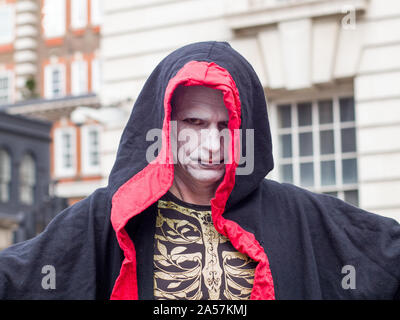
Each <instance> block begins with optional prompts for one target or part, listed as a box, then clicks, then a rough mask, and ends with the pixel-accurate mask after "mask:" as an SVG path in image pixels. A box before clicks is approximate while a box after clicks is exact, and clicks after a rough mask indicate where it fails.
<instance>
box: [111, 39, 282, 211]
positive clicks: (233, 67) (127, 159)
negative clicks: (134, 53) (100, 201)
mask: <svg viewBox="0 0 400 320" xmlns="http://www.w3.org/2000/svg"><path fill="white" fill-rule="evenodd" d="M190 61H205V62H214V63H215V64H217V65H219V66H221V67H222V68H224V69H226V70H227V71H228V72H229V73H230V75H231V76H232V78H233V80H234V81H235V83H236V86H237V88H238V91H239V96H240V101H241V129H242V132H243V133H244V132H246V129H254V170H253V171H252V173H251V174H246V175H236V183H235V186H234V189H233V191H232V193H231V196H230V198H229V200H228V202H227V205H226V206H227V207H230V206H232V205H233V204H235V203H237V202H238V201H240V200H241V199H243V198H245V197H246V196H247V195H248V194H249V193H251V192H252V191H253V190H254V189H256V188H257V186H258V185H259V184H260V182H261V181H262V179H264V178H265V176H266V175H267V174H268V172H270V171H271V170H272V169H273V165H274V164H273V157H272V143H271V133H270V126H269V121H268V114H267V106H266V99H265V96H264V90H263V87H262V85H261V83H260V81H259V79H258V76H257V74H256V73H255V71H254V69H253V68H252V66H251V65H250V64H249V63H248V62H247V60H246V59H245V58H244V57H243V56H241V55H240V54H239V53H238V52H237V51H235V50H234V49H233V48H232V47H231V46H230V45H229V44H228V43H226V42H199V43H194V44H190V45H187V46H185V47H182V48H180V49H178V50H176V51H174V52H172V53H171V54H170V55H168V56H167V57H166V58H165V59H163V60H162V61H161V62H160V63H159V64H158V66H157V67H156V68H155V70H154V71H153V72H152V74H151V75H150V77H149V78H148V80H147V81H146V83H145V85H144V87H143V89H142V91H141V93H140V95H139V96H138V98H137V100H136V102H135V104H134V107H133V110H132V113H131V116H130V118H129V121H128V122H127V125H126V127H125V129H124V131H123V134H122V137H121V141H120V145H119V148H118V153H117V158H116V161H115V164H114V167H113V169H112V172H111V174H110V177H109V190H110V192H111V195H112V194H114V193H115V192H116V191H117V190H118V188H119V187H120V186H121V185H123V184H124V183H125V182H126V181H127V180H129V179H130V178H131V177H132V176H134V175H136V174H137V173H138V172H140V171H141V170H142V169H143V168H145V167H146V166H147V165H148V163H147V161H146V150H147V148H148V147H149V146H151V145H152V144H153V143H154V142H153V141H146V134H147V132H148V131H149V130H150V129H153V128H158V129H162V126H163V120H164V107H163V103H164V96H165V90H166V87H167V85H168V82H169V80H170V79H171V78H173V77H174V76H175V75H176V74H177V72H178V71H179V70H180V69H181V68H182V67H183V66H184V65H185V64H187V63H188V62H190ZM241 145H242V154H243V155H244V156H247V157H251V155H245V154H244V153H245V151H246V135H245V134H242V141H241Z"/></svg>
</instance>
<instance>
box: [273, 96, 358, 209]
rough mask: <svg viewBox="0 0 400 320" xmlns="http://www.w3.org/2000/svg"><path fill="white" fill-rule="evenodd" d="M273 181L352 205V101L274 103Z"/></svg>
mask: <svg viewBox="0 0 400 320" xmlns="http://www.w3.org/2000/svg"><path fill="white" fill-rule="evenodd" d="M277 117H278V119H277V127H278V128H277V136H278V144H279V150H278V163H279V166H278V168H279V169H278V170H279V180H280V181H282V182H288V183H293V184H297V185H300V186H303V187H305V188H308V189H310V190H313V191H316V192H323V193H326V194H330V195H335V196H338V197H339V198H341V199H343V200H345V201H348V202H350V203H352V204H354V205H358V186H357V183H358V177H357V154H356V151H357V148H356V130H355V112H354V99H353V98H352V97H341V98H333V99H323V100H318V101H305V102H299V103H290V104H280V105H277Z"/></svg>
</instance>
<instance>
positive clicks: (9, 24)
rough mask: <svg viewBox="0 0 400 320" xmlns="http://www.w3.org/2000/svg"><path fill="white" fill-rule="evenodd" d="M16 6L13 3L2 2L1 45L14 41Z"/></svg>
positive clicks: (0, 6)
mask: <svg viewBox="0 0 400 320" xmlns="http://www.w3.org/2000/svg"><path fill="white" fill-rule="evenodd" d="M14 29H15V7H14V5H12V4H0V45H1V44H8V43H12V42H13V41H14Z"/></svg>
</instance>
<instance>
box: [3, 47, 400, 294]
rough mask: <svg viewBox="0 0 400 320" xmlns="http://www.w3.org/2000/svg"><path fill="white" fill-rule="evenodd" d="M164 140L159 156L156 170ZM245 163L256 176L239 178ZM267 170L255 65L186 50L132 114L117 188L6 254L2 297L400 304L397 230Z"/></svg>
mask: <svg viewBox="0 0 400 320" xmlns="http://www.w3.org/2000/svg"><path fill="white" fill-rule="evenodd" d="M155 128H156V129H159V130H160V132H161V148H160V149H159V150H158V152H157V154H156V156H155V157H154V159H152V160H151V161H148V157H147V156H146V155H147V151H148V150H149V148H151V146H152V144H153V143H154V142H153V141H149V139H146V138H147V136H146V133H147V132H148V131H149V130H151V129H155ZM239 129H240V130H241V132H242V134H241V137H239V135H237V134H235V132H236V131H237V130H239ZM249 130H250V131H251V132H254V135H253V136H252V137H253V138H254V141H250V139H247V137H248V136H247V135H246V134H245V132H247V131H249ZM223 131H224V132H229V139H223V138H222V135H221V133H222V132H223ZM184 132H187V136H188V137H189V139H187V140H185V139H181V136H185V134H182V133H184ZM249 137H251V135H249ZM174 144H176V145H175V146H174ZM249 145H254V149H253V148H247V146H249ZM175 147H176V148H175ZM248 149H249V150H250V151H251V155H250V156H251V157H250V158H251V160H252V162H253V166H252V170H251V171H250V172H247V173H246V174H238V172H239V170H240V169H241V167H242V166H243V164H242V163H241V162H240V159H241V158H240V154H241V152H240V150H248ZM175 150H176V151H175ZM248 156H249V155H247V154H246V157H248ZM244 165H246V164H244ZM272 168H273V158H272V143H271V135H270V128H269V122H268V115H267V108H266V102H265V97H264V91H263V88H262V86H261V84H260V82H259V80H258V78H257V76H256V74H255V72H254V70H253V68H252V67H251V66H250V64H249V63H248V62H247V61H246V60H245V59H244V58H243V57H242V56H241V55H240V54H238V53H237V52H236V51H235V50H233V49H232V48H231V47H230V46H229V44H227V43H220V42H203V43H195V44H191V45H188V46H185V47H183V48H180V49H178V50H176V51H174V52H173V53H171V54H170V55H169V56H167V57H166V58H165V59H164V60H163V61H161V62H160V64H159V65H158V66H157V67H156V69H155V70H154V71H153V73H152V74H151V75H150V77H149V79H148V80H147V82H146V83H145V85H144V87H143V89H142V92H141V94H140V95H139V97H138V99H137V101H136V102H135V106H134V108H133V110H132V114H131V117H130V119H129V121H128V123H127V125H126V127H125V130H124V132H123V134H122V137H121V142H120V146H119V148H118V153H117V158H116V161H115V164H114V167H113V169H112V172H111V173H110V177H109V183H108V186H107V187H105V188H101V189H98V190H96V191H95V192H94V193H93V194H92V195H90V196H89V197H87V198H86V199H84V200H82V201H80V202H79V203H77V204H75V205H73V206H71V207H69V208H67V209H66V210H64V211H63V212H61V213H60V214H59V215H57V216H56V218H55V219H54V220H53V221H52V222H51V223H50V224H49V225H48V227H47V228H46V229H45V231H44V232H43V233H41V234H40V235H38V236H37V237H35V238H34V239H31V240H28V241H26V242H23V243H19V244H16V245H14V246H12V247H10V248H8V249H6V250H4V251H2V252H1V253H0V297H1V298H3V299H15V298H19V299H110V298H111V299H248V298H250V299H396V298H397V299H398V298H399V296H400V285H399V283H400V282H399V281H400V225H399V224H398V223H397V222H396V221H394V220H392V219H389V218H385V217H381V216H378V215H375V214H372V213H369V212H366V211H364V210H362V209H359V208H356V207H354V206H351V205H349V204H347V203H345V202H343V201H341V200H339V199H337V198H334V197H331V196H328V195H319V194H315V193H312V192H309V191H306V190H304V189H301V188H298V187H296V186H293V185H290V184H280V183H277V182H274V181H271V180H268V179H265V177H266V175H267V174H268V172H270V171H271V170H272ZM49 266H50V267H51V268H50V269H49ZM349 266H350V269H348V267H349ZM46 270H53V276H54V277H55V281H54V283H53V284H54V285H51V286H46V285H44V284H45V283H44V282H45V281H46V280H47V279H48V278H46V277H48V276H49V275H48V274H47V273H46ZM342 270H351V271H352V272H353V274H351V277H353V278H352V281H353V280H354V281H353V283H352V285H351V286H347V285H346V279H345V277H346V276H347V275H346V274H344V273H342Z"/></svg>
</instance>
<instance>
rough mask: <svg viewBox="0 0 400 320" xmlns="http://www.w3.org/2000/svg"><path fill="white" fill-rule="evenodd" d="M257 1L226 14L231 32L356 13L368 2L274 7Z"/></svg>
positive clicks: (317, 0)
mask: <svg viewBox="0 0 400 320" xmlns="http://www.w3.org/2000/svg"><path fill="white" fill-rule="evenodd" d="M268 3H270V2H268V1H259V2H258V3H257V4H256V5H252V6H250V5H249V6H248V8H247V10H244V11H241V12H237V13H234V14H228V15H227V16H226V18H227V21H228V25H229V26H230V28H231V29H233V30H240V29H245V28H252V27H259V26H268V25H272V24H276V23H279V22H282V21H290V20H297V19H306V18H316V17H323V16H331V15H338V14H341V15H343V16H344V15H346V14H347V13H348V12H349V8H354V10H355V11H356V12H358V11H365V10H366V9H367V5H368V0H337V1H332V0H297V1H288V2H282V3H281V2H279V3H276V4H274V5H271V4H268Z"/></svg>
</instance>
